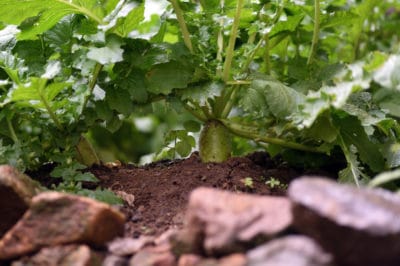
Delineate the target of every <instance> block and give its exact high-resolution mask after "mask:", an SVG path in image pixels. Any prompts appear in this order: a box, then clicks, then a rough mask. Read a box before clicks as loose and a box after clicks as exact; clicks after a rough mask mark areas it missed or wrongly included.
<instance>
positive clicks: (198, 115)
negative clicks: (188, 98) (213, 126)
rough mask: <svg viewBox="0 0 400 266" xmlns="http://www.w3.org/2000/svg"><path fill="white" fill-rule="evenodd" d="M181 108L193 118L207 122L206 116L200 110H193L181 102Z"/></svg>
mask: <svg viewBox="0 0 400 266" xmlns="http://www.w3.org/2000/svg"><path fill="white" fill-rule="evenodd" d="M183 106H184V108H185V109H186V110H187V111H188V112H189V113H191V114H192V115H193V116H194V117H196V118H197V119H199V120H200V121H202V122H206V121H207V120H208V118H207V116H206V115H205V114H204V113H203V112H202V111H199V110H201V108H197V109H196V108H193V107H192V106H190V105H189V104H188V103H186V102H183Z"/></svg>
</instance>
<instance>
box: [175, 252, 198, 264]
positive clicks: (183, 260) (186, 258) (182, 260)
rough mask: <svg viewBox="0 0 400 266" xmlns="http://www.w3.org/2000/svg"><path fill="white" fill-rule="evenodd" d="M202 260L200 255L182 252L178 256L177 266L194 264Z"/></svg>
mask: <svg viewBox="0 0 400 266" xmlns="http://www.w3.org/2000/svg"><path fill="white" fill-rule="evenodd" d="M201 260H202V257H200V256H199V255H196V254H183V255H182V256H180V257H179V260H178V266H196V265H198V264H199V263H200V262H201Z"/></svg>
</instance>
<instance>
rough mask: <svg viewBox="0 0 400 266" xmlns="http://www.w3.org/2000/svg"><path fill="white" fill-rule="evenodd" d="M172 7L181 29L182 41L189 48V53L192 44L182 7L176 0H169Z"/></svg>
mask: <svg viewBox="0 0 400 266" xmlns="http://www.w3.org/2000/svg"><path fill="white" fill-rule="evenodd" d="M170 1H171V4H172V7H173V9H174V11H175V14H176V18H177V19H178V23H179V27H180V28H181V31H182V36H183V41H184V42H185V45H186V47H187V48H188V49H189V51H190V52H191V53H193V45H192V41H191V40H190V33H189V30H188V28H187V26H186V22H185V18H184V17H183V12H182V9H181V8H180V6H179V3H178V0H170Z"/></svg>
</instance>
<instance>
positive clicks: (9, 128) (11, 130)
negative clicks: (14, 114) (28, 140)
mask: <svg viewBox="0 0 400 266" xmlns="http://www.w3.org/2000/svg"><path fill="white" fill-rule="evenodd" d="M6 120H7V126H8V130H9V131H10V134H11V138H12V140H13V141H14V143H18V142H19V139H18V137H17V134H15V130H14V127H13V125H12V123H11V119H10V118H8V117H7V118H6Z"/></svg>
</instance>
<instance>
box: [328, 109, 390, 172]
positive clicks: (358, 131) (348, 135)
mask: <svg viewBox="0 0 400 266" xmlns="http://www.w3.org/2000/svg"><path fill="white" fill-rule="evenodd" d="M335 123H336V126H337V127H339V128H340V134H341V136H342V138H343V141H344V143H345V145H347V146H348V147H350V146H351V145H354V146H355V147H356V148H357V151H358V153H359V156H360V159H361V160H362V161H363V162H364V163H366V164H367V165H368V166H369V167H370V168H371V169H372V170H373V171H375V172H379V171H382V169H383V167H384V164H385V162H384V159H383V156H382V154H381V153H380V150H379V146H378V145H377V144H375V143H373V142H372V141H371V140H370V139H369V137H368V135H367V134H366V132H365V130H364V128H363V127H362V126H361V124H360V121H359V120H358V119H357V118H355V117H350V116H349V117H346V118H343V119H340V120H337V121H335Z"/></svg>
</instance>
